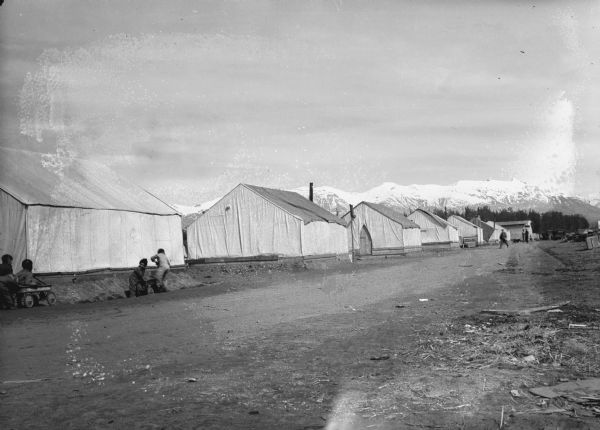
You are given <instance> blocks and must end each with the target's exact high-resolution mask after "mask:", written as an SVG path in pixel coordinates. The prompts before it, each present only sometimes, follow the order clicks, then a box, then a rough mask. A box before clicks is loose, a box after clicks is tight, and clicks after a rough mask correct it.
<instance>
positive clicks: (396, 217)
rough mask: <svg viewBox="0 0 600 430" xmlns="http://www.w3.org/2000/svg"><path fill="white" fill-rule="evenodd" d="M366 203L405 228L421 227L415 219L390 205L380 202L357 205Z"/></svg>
mask: <svg viewBox="0 0 600 430" xmlns="http://www.w3.org/2000/svg"><path fill="white" fill-rule="evenodd" d="M362 204H364V205H365V206H368V207H370V208H371V209H373V210H374V211H377V212H379V213H380V214H382V215H384V216H386V217H388V218H389V219H391V220H393V221H396V222H397V223H398V224H400V225H401V226H402V227H404V228H420V227H419V226H418V224H417V223H416V222H414V221H411V220H409V219H408V218H406V217H405V216H404V215H402V214H401V213H399V212H397V211H396V210H394V209H392V208H390V207H389V206H385V205H382V204H380V203H371V202H360V203H359V204H358V205H356V206H357V207H358V206H360V205H362Z"/></svg>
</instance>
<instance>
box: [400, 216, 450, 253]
mask: <svg viewBox="0 0 600 430" xmlns="http://www.w3.org/2000/svg"><path fill="white" fill-rule="evenodd" d="M408 219H410V220H412V221H414V222H415V223H417V224H418V225H419V227H421V242H422V244H423V246H431V247H455V246H458V244H459V242H458V230H457V228H456V227H454V226H453V225H452V224H450V223H448V221H446V220H444V219H442V218H440V217H439V216H437V215H435V214H433V213H431V212H429V211H426V210H425V209H416V210H415V211H414V212H412V213H411V214H410V215H408Z"/></svg>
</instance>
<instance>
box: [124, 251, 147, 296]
mask: <svg viewBox="0 0 600 430" xmlns="http://www.w3.org/2000/svg"><path fill="white" fill-rule="evenodd" d="M146 266H148V260H147V259H145V258H142V259H141V260H140V264H139V265H138V267H136V268H135V269H134V271H133V272H131V275H129V297H138V296H143V295H146V294H148V285H147V283H146V280H145V279H144V274H145V273H146Z"/></svg>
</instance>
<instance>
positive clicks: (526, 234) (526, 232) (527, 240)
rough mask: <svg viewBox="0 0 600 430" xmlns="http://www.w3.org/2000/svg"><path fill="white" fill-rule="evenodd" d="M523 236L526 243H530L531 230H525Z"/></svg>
mask: <svg viewBox="0 0 600 430" xmlns="http://www.w3.org/2000/svg"><path fill="white" fill-rule="evenodd" d="M523 235H524V236H525V243H529V230H528V229H525V233H523Z"/></svg>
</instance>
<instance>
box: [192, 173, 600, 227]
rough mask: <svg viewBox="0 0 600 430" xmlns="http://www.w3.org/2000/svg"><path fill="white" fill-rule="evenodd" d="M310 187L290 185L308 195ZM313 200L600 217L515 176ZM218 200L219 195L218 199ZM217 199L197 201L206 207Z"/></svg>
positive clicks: (325, 192)
mask: <svg viewBox="0 0 600 430" xmlns="http://www.w3.org/2000/svg"><path fill="white" fill-rule="evenodd" d="M308 188H309V187H308V186H303V187H300V188H296V189H293V190H291V191H295V192H297V193H299V194H301V195H303V196H305V197H307V198H308V193H309V189H308ZM313 199H314V201H315V203H317V204H318V205H320V206H322V207H324V208H325V209H327V210H328V211H330V212H331V213H333V214H337V215H339V216H342V215H343V214H344V213H346V212H347V211H348V209H349V205H350V204H353V205H356V204H358V203H360V202H361V201H368V202H373V203H383V204H385V205H387V206H390V207H394V208H397V209H398V210H399V211H400V212H405V213H410V212H412V211H413V210H414V209H416V208H425V209H434V208H440V209H443V208H444V207H446V208H447V209H457V210H462V209H464V208H465V207H472V208H475V207H481V206H489V207H490V208H491V209H495V210H499V209H503V208H509V207H510V208H513V209H515V210H516V209H524V210H528V209H533V210H536V211H538V212H546V211H551V210H556V211H560V212H562V213H564V214H581V215H583V216H584V217H586V218H587V219H588V220H589V221H590V222H595V221H597V220H599V219H600V207H596V206H594V205H592V204H591V201H586V200H584V199H581V198H578V197H573V196H566V195H564V194H557V193H553V192H551V191H549V190H544V189H542V188H540V187H538V186H535V185H530V184H527V183H525V182H522V181H520V180H518V179H513V180H512V181H497V180H487V181H458V182H457V183H455V184H451V185H433V184H430V185H398V184H395V183H392V182H385V183H383V184H381V185H379V186H377V187H375V188H372V189H370V190H368V191H365V192H348V191H343V190H340V189H337V188H333V187H329V186H318V187H315V188H314V191H313ZM217 200H218V199H217ZM215 202H216V200H213V201H211V202H208V203H205V204H203V205H199V206H197V207H202V208H203V209H207V208H208V207H210V206H212V204H214V203H215Z"/></svg>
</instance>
